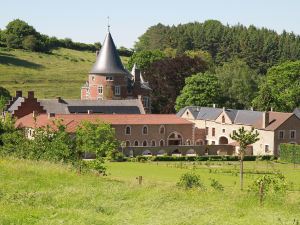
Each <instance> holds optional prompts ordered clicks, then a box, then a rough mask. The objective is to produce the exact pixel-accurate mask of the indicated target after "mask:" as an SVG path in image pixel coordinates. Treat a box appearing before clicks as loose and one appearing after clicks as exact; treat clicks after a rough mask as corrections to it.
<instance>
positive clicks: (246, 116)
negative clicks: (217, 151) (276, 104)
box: [177, 106, 300, 156]
mask: <svg viewBox="0 0 300 225" xmlns="http://www.w3.org/2000/svg"><path fill="white" fill-rule="evenodd" d="M177 116H179V117H181V118H185V119H188V120H189V121H191V122H193V123H194V124H195V127H196V128H198V129H200V130H203V131H205V138H204V139H196V140H195V144H196V145H198V144H200V145H201V144H206V145H224V144H225V145H227V144H229V145H233V146H236V145H237V143H236V142H234V140H232V139H231V138H230V134H232V133H233V131H237V130H238V129H239V128H240V127H242V126H243V127H245V129H247V130H251V129H256V130H257V131H258V132H259V138H260V140H259V141H258V142H256V143H254V144H253V145H252V146H249V147H250V149H251V151H252V154H253V155H276V156H278V155H279V153H280V146H279V145H280V144H281V143H292V144H300V118H298V117H297V116H296V114H294V113H282V112H272V111H271V112H259V111H252V110H235V109H225V108H214V107H212V108H209V107H195V106H191V107H185V108H183V109H181V110H180V111H179V112H178V113H177Z"/></svg>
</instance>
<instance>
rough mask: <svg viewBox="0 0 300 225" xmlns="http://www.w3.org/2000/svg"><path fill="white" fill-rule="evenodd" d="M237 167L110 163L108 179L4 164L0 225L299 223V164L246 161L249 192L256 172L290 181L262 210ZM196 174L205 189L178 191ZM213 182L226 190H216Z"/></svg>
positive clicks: (0, 162) (59, 168)
mask: <svg viewBox="0 0 300 225" xmlns="http://www.w3.org/2000/svg"><path fill="white" fill-rule="evenodd" d="M237 163H238V162H213V163H209V164H208V163H205V162H202V163H201V164H200V163H196V164H195V165H193V164H192V163H189V164H186V163H183V164H182V163H178V162H177V163H166V162H164V163H133V162H126V163H108V173H109V175H108V176H107V177H101V176H97V175H96V174H93V173H87V174H85V175H78V174H77V173H76V172H75V171H74V170H73V169H72V168H70V167H68V166H65V165H58V164H51V163H48V162H35V161H27V160H15V159H0V181H1V182H0V224H128V225H129V224H139V225H140V224H149V225H150V224H151V225H152V224H172V225H175V224H186V225H187V224H299V222H300V167H299V166H298V167H296V168H294V167H293V165H291V164H278V163H274V162H246V165H245V166H246V176H245V180H246V186H247V185H248V184H249V182H250V181H252V180H253V179H254V178H255V177H257V176H258V175H257V174H255V173H254V172H274V171H280V172H282V173H283V174H284V175H285V176H286V177H287V180H288V182H289V191H288V192H287V195H286V196H285V197H284V198H283V197H280V196H278V197H273V198H269V199H267V200H266V202H265V203H264V205H263V206H260V205H259V203H258V199H257V197H256V196H253V195H250V194H249V193H247V191H243V192H241V191H239V188H238V184H239V177H238V175H237V173H236V172H237V171H238V164H237ZM191 169H193V170H194V171H196V173H199V174H200V176H201V179H202V181H203V182H204V183H205V185H206V187H207V190H206V191H199V190H192V191H186V190H182V189H179V188H178V187H177V186H176V182H177V181H178V179H179V177H180V175H181V174H182V173H184V172H186V171H189V170H191ZM140 175H141V176H143V178H144V182H143V184H142V185H138V183H137V180H136V177H137V176H140ZM211 178H215V179H217V180H218V181H219V182H220V183H222V184H223V185H224V187H225V189H224V191H223V192H220V191H215V190H213V189H212V188H210V186H209V183H210V179H211Z"/></svg>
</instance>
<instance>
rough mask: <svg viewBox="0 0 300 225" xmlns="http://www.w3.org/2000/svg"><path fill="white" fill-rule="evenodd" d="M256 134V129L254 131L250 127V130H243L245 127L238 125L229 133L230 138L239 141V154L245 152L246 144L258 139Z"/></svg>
mask: <svg viewBox="0 0 300 225" xmlns="http://www.w3.org/2000/svg"><path fill="white" fill-rule="evenodd" d="M258 136H259V133H258V131H257V130H255V131H254V129H253V128H252V129H251V130H250V131H247V130H245V127H240V128H239V129H238V131H234V132H233V133H232V134H230V138H231V139H232V140H235V141H237V142H238V143H239V145H240V149H239V151H240V154H241V156H243V154H244V153H245V150H246V148H247V146H248V145H251V144H253V143H255V142H257V141H258V140H259V138H258Z"/></svg>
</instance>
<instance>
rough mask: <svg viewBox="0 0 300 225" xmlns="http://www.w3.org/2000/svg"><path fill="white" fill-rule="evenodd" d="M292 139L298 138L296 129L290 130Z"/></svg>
mask: <svg viewBox="0 0 300 225" xmlns="http://www.w3.org/2000/svg"><path fill="white" fill-rule="evenodd" d="M290 139H296V131H295V130H290Z"/></svg>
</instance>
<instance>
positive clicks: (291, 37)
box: [129, 20, 300, 113]
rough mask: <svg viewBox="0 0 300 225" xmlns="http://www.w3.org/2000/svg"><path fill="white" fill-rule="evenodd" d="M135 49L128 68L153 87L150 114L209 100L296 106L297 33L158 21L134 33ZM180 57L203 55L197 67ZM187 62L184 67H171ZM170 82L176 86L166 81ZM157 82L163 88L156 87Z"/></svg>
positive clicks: (299, 81)
mask: <svg viewBox="0 0 300 225" xmlns="http://www.w3.org/2000/svg"><path fill="white" fill-rule="evenodd" d="M135 51H136V52H135V53H134V54H133V56H132V57H131V58H130V60H129V67H131V66H132V65H133V63H137V64H138V65H140V67H141V68H142V69H143V70H144V71H145V75H146V79H148V80H149V82H150V86H151V87H153V88H154V91H153V96H152V100H153V101H152V103H153V112H155V113H172V112H175V108H176V111H178V110H179V109H180V108H182V107H184V106H186V105H198V106H212V104H214V103H215V104H217V105H218V106H219V107H223V106H225V107H229V108H236V109H250V108H251V107H254V109H256V110H270V109H271V108H273V109H274V110H277V111H292V110H293V109H294V108H295V107H299V106H300V75H299V74H300V63H299V61H297V60H299V59H300V36H298V35H295V34H293V33H288V32H286V31H284V32H282V34H278V33H277V32H275V31H273V30H269V29H266V28H257V27H255V26H253V25H252V26H249V27H246V26H243V25H240V24H238V25H235V26H229V25H223V24H222V23H220V22H219V21H216V20H208V21H205V22H204V23H199V22H194V23H188V24H180V25H178V26H165V25H163V24H160V23H159V24H157V25H155V26H152V27H150V28H149V29H148V30H147V31H146V32H145V33H144V34H143V35H141V36H140V37H139V39H138V41H137V42H136V43H135ZM182 56H184V57H189V58H193V59H197V58H199V59H202V62H201V63H202V64H203V66H202V68H201V69H199V68H197V66H195V65H196V64H190V65H187V64H186V62H187V61H186V62H183V61H180V60H178V58H179V57H182ZM166 58H169V60H166ZM196 61H197V60H196ZM294 61H296V62H294ZM164 62H168V63H167V65H164ZM158 65H164V66H158ZM186 66H187V67H188V68H189V70H186V71H183V70H180V69H179V70H177V71H176V72H175V71H174V70H172V68H187V67H186ZM153 67H155V68H153ZM166 68H168V70H167V71H166ZM205 68H206V69H205ZM189 71H190V72H189ZM192 71H193V72H192ZM158 75H159V77H158ZM157 80H160V81H162V83H159V82H157ZM173 81H176V82H174V83H175V85H173V86H170V85H168V82H173ZM158 84H160V85H158ZM162 84H164V85H166V86H165V88H161V87H159V86H161V85H162ZM178 90H181V91H178ZM174 93H175V94H176V95H177V98H175V97H174ZM166 99H168V101H167V100H166ZM161 106H164V107H161Z"/></svg>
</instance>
